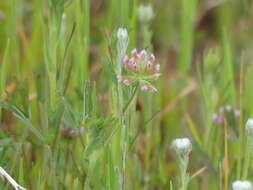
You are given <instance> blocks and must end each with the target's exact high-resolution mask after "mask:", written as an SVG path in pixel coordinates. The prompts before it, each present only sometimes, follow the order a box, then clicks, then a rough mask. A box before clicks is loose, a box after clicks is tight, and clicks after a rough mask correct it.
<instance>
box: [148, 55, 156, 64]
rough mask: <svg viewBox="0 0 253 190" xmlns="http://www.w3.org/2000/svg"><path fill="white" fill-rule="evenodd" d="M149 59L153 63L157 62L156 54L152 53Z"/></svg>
mask: <svg viewBox="0 0 253 190" xmlns="http://www.w3.org/2000/svg"><path fill="white" fill-rule="evenodd" d="M149 60H150V61H151V62H152V63H154V62H155V56H154V54H151V55H150V58H149Z"/></svg>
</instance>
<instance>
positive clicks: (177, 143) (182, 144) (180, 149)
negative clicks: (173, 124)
mask: <svg viewBox="0 0 253 190" xmlns="http://www.w3.org/2000/svg"><path fill="white" fill-rule="evenodd" d="M172 148H173V149H174V150H175V151H176V153H177V154H178V155H187V156H188V155H189V153H190V152H191V151H192V144H191V141H190V140H189V139H188V138H178V139H175V140H174V141H173V142H172Z"/></svg>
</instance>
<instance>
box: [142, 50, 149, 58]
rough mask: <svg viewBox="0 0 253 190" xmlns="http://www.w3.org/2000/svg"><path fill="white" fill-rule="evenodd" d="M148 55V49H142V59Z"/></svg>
mask: <svg viewBox="0 0 253 190" xmlns="http://www.w3.org/2000/svg"><path fill="white" fill-rule="evenodd" d="M147 55H148V54H147V52H146V50H142V51H141V52H140V57H141V58H142V59H144V58H145V57H146V56H147Z"/></svg>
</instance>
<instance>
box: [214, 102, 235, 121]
mask: <svg viewBox="0 0 253 190" xmlns="http://www.w3.org/2000/svg"><path fill="white" fill-rule="evenodd" d="M226 113H232V114H233V115H234V117H235V119H236V120H239V119H240V110H237V109H233V108H232V106H230V105H228V106H225V107H221V108H220V111H219V112H218V113H214V114H213V116H212V120H213V123H215V124H216V125H224V123H225V119H226Z"/></svg>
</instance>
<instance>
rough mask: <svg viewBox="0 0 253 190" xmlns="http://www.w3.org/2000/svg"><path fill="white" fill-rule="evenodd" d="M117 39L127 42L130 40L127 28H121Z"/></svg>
mask: <svg viewBox="0 0 253 190" xmlns="http://www.w3.org/2000/svg"><path fill="white" fill-rule="evenodd" d="M117 38H118V40H123V41H125V40H127V39H128V33H127V30H126V29H125V28H119V29H118V32H117Z"/></svg>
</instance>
